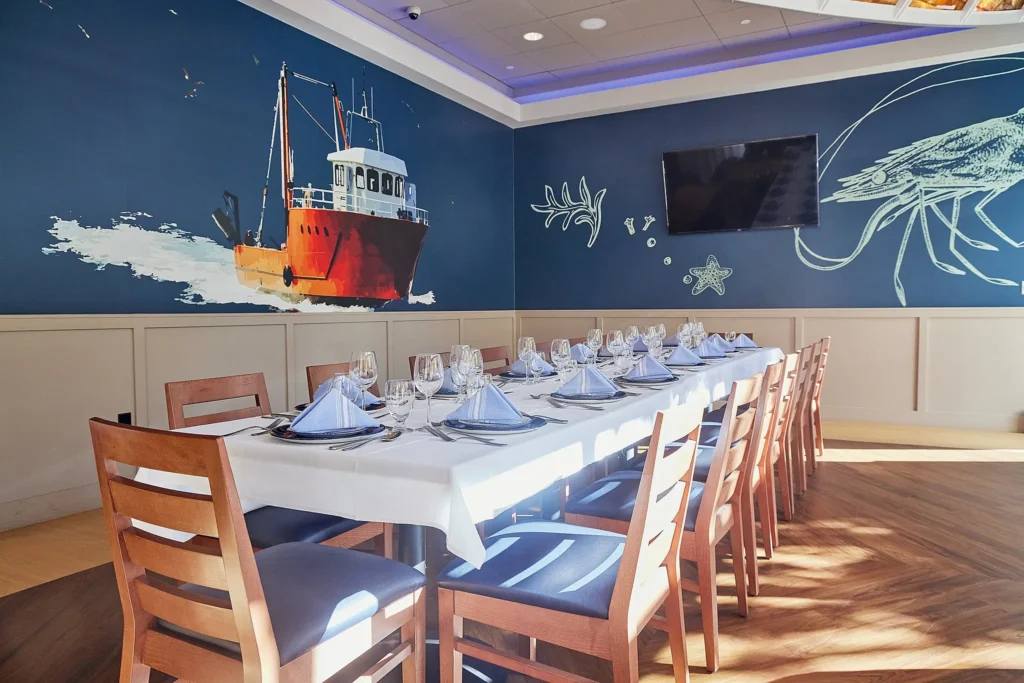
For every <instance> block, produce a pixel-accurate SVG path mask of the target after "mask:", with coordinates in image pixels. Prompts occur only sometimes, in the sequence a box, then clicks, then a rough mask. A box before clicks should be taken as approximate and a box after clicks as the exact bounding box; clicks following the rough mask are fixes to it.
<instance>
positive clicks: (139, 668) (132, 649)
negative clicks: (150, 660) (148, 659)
mask: <svg viewBox="0 0 1024 683" xmlns="http://www.w3.org/2000/svg"><path fill="white" fill-rule="evenodd" d="M141 645H142V643H141V642H140V641H139V639H138V636H137V635H136V633H135V631H134V629H131V628H125V629H124V641H123V643H122V645H121V678H120V683H149V673H150V668H149V667H148V666H146V665H145V664H143V663H142V662H141V661H139V658H140V657H141V655H142V647H141Z"/></svg>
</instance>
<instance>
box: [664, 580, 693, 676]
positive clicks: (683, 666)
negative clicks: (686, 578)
mask: <svg viewBox="0 0 1024 683" xmlns="http://www.w3.org/2000/svg"><path fill="white" fill-rule="evenodd" d="M676 574H677V575H678V574H679V571H678V570H676ZM674 583H677V582H674V581H672V580H669V587H668V598H667V599H666V600H665V617H666V619H667V621H668V642H669V648H670V649H671V652H672V673H673V675H674V676H673V677H674V678H675V683H689V681H690V665H689V662H688V660H687V657H686V627H685V625H684V624H683V591H682V590H681V589H680V588H679V586H678V585H673V584H674Z"/></svg>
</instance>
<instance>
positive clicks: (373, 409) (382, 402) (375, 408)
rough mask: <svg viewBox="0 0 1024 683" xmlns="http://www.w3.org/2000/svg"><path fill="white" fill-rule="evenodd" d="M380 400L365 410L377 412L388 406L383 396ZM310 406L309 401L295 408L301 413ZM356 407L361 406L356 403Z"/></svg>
mask: <svg viewBox="0 0 1024 683" xmlns="http://www.w3.org/2000/svg"><path fill="white" fill-rule="evenodd" d="M378 400H379V401H380V403H378V404H376V405H375V406H373V407H372V408H367V409H366V410H365V412H367V413H375V412H377V411H378V410H384V409H385V408H387V407H388V406H387V403H385V401H384V399H382V398H381V399H378ZM353 403H355V401H353ZM308 407H309V404H308V403H300V404H299V405H297V406H295V410H297V411H299V412H300V413H301V412H302V411H303V410H305V409H306V408H308ZM356 407H359V406H358V404H356Z"/></svg>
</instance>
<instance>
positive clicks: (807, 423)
mask: <svg viewBox="0 0 1024 683" xmlns="http://www.w3.org/2000/svg"><path fill="white" fill-rule="evenodd" d="M824 346H825V340H824V339H819V340H818V341H816V342H815V343H814V345H813V346H812V350H811V364H810V368H809V369H808V373H807V386H806V387H805V388H804V391H805V393H804V403H803V412H802V413H801V415H800V419H801V421H802V424H803V435H802V436H803V441H804V458H805V459H806V462H805V463H804V472H805V473H806V474H808V475H810V474H814V470H816V469H818V457H817V441H816V436H815V433H814V432H815V430H814V394H815V392H816V391H819V390H820V389H819V387H818V384H819V381H818V380H819V379H820V373H821V362H822V355H823V354H822V350H823V349H824ZM804 488H806V486H805V487H804Z"/></svg>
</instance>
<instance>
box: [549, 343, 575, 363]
mask: <svg viewBox="0 0 1024 683" xmlns="http://www.w3.org/2000/svg"><path fill="white" fill-rule="evenodd" d="M571 358H572V346H571V345H570V344H569V340H568V339H552V340H551V362H552V364H554V366H555V369H556V370H557V369H558V368H561V367H562V366H563V365H565V364H566V363H568V362H569V359H571Z"/></svg>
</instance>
